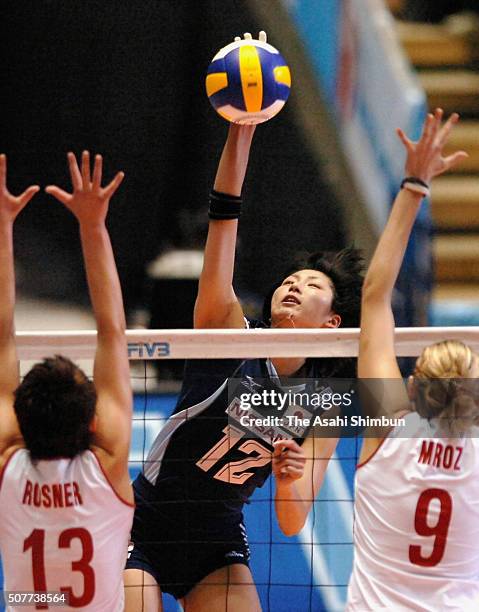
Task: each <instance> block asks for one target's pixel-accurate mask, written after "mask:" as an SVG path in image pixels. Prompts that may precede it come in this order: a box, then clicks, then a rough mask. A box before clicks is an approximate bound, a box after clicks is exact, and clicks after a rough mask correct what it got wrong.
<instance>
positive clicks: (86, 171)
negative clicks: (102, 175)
mask: <svg viewBox="0 0 479 612" xmlns="http://www.w3.org/2000/svg"><path fill="white" fill-rule="evenodd" d="M81 176H82V180H83V187H89V186H90V152H89V151H83V153H82V155H81Z"/></svg>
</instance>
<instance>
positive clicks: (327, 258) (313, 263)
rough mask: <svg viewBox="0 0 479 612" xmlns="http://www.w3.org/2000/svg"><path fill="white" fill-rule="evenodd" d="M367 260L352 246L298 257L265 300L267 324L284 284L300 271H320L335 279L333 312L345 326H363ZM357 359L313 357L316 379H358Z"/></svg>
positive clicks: (264, 317) (333, 280) (332, 279)
mask: <svg viewBox="0 0 479 612" xmlns="http://www.w3.org/2000/svg"><path fill="white" fill-rule="evenodd" d="M363 262H364V260H363V257H362V254H361V251H359V249H356V248H355V247H352V246H349V247H346V248H344V249H342V250H341V251H337V252H332V251H317V252H315V253H308V254H305V255H300V256H298V257H297V258H296V259H295V260H294V261H293V262H292V263H291V264H290V265H289V266H287V267H286V269H285V273H284V275H283V278H282V280H281V281H280V282H277V283H275V284H274V285H273V286H272V287H271V289H270V291H269V292H268V294H267V295H266V298H265V300H264V304H263V321H265V322H268V321H270V320H271V299H272V297H273V293H274V292H275V291H276V289H277V288H278V287H279V286H280V285H281V284H282V282H283V279H285V278H287V277H288V276H289V275H290V274H294V272H298V271H299V270H317V271H318V272H322V273H323V274H325V275H326V276H327V277H328V278H330V279H331V282H332V284H333V302H332V305H331V309H332V311H333V312H334V313H336V314H338V315H340V317H341V327H359V323H360V318H361V292H362V286H363V280H364V279H363V271H364V263H363ZM356 361H357V360H356V359H354V358H349V357H348V358H332V357H331V358H329V357H326V358H314V359H312V358H310V359H307V363H308V364H309V365H313V366H314V372H315V374H314V375H315V376H324V377H328V376H336V377H344V378H351V377H355V376H356Z"/></svg>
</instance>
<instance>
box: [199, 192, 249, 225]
mask: <svg viewBox="0 0 479 612" xmlns="http://www.w3.org/2000/svg"><path fill="white" fill-rule="evenodd" d="M242 203H243V200H242V198H241V196H234V195H230V194H228V193H221V192H219V191H215V190H214V189H212V190H211V192H210V209H209V211H208V216H209V218H210V219H215V220H219V221H228V220H230V219H239V217H240V216H241V204H242Z"/></svg>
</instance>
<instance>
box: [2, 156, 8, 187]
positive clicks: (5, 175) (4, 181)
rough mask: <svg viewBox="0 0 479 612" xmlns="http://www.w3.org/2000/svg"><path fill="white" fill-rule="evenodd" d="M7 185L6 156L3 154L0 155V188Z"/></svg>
mask: <svg viewBox="0 0 479 612" xmlns="http://www.w3.org/2000/svg"><path fill="white" fill-rule="evenodd" d="M6 185H7V156H6V155H5V153H2V154H1V155H0V187H3V188H4V187H6Z"/></svg>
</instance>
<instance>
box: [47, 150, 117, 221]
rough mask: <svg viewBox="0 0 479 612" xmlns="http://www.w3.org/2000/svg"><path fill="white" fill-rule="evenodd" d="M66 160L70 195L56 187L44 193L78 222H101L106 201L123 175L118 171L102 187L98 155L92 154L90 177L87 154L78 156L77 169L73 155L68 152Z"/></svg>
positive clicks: (50, 187)
mask: <svg viewBox="0 0 479 612" xmlns="http://www.w3.org/2000/svg"><path fill="white" fill-rule="evenodd" d="M67 157H68V165H69V168H70V176H71V181H72V187H73V193H68V192H66V191H64V190H63V189H61V188H60V187H57V186H56V185H49V186H48V187H46V189H45V191H46V192H47V193H49V194H50V195H52V196H53V197H54V198H56V199H57V200H59V201H60V202H61V203H62V204H64V205H65V206H66V207H67V208H68V209H69V210H70V211H71V212H72V213H73V214H74V215H75V217H76V218H77V219H78V221H79V222H80V223H98V222H104V221H105V218H106V215H107V212H108V204H109V202H110V199H111V197H112V196H113V194H114V193H115V191H116V190H117V189H118V187H119V186H120V183H121V182H122V180H123V177H124V176H125V175H124V173H123V172H118V173H117V174H116V176H115V177H114V178H113V180H112V181H111V182H110V183H108V185H106V187H102V186H101V179H102V164H103V160H102V156H101V155H95V161H94V164H93V175H91V174H90V153H89V152H88V151H83V153H82V159H81V170H80V168H79V167H78V163H77V160H76V157H75V155H74V154H73V153H68V155H67Z"/></svg>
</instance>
